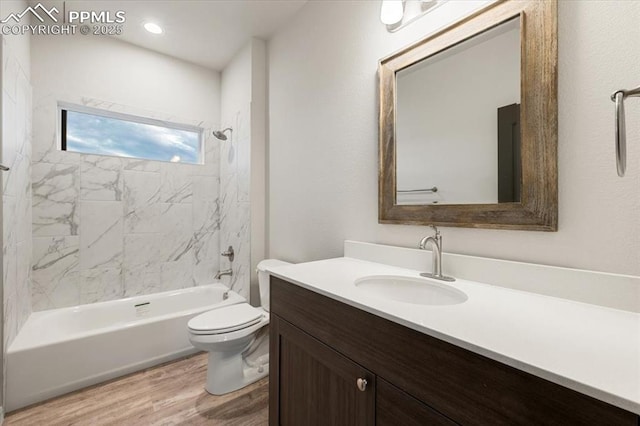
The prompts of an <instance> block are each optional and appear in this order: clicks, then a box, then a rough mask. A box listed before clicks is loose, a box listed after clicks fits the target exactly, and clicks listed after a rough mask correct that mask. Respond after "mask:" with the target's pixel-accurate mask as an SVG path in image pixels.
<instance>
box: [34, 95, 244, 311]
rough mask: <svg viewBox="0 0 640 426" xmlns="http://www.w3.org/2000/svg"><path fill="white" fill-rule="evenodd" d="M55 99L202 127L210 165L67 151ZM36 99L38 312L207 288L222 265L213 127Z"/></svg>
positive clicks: (60, 97) (129, 110) (66, 98)
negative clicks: (60, 138)
mask: <svg viewBox="0 0 640 426" xmlns="http://www.w3.org/2000/svg"><path fill="white" fill-rule="evenodd" d="M58 101H63V102H67V103H73V104H79V105H86V106H91V107H94V108H101V109H106V110H111V111H116V112H123V113H127V114H133V115H140V116H144V117H150V118H155V119H161V120H165V121H170V122H178V123H185V124H191V125H198V126H200V127H203V128H205V164H204V165H190V164H176V163H163V162H156V161H146V160H138V159H128V158H118V157H108V156H96V155H85V154H78V153H72V152H62V151H60V150H59V149H58V148H57V137H56V131H57V130H56V119H57V118H56V117H57V113H56V110H57V102H58ZM34 102H35V109H34V111H35V112H34V147H33V151H34V155H33V157H34V158H33V172H32V176H33V182H32V185H33V264H32V298H33V309H34V310H36V311H40V310H45V309H52V308H59V307H64V306H73V305H78V304H86V303H95V302H100V301H107V300H113V299H119V298H123V297H129V296H134V295H140V294H151V293H157V292H161V291H167V290H173V289H179V288H185V287H190V286H194V285H202V284H209V283H211V282H212V280H213V276H214V275H215V273H216V272H217V271H218V269H219V259H220V257H219V251H220V250H219V248H220V209H219V205H220V199H219V195H218V194H219V188H220V181H219V180H220V173H219V170H220V159H219V155H220V144H219V142H218V141H217V140H216V139H215V138H213V136H211V129H212V125H211V124H207V123H203V122H197V121H194V120H185V119H184V118H177V117H169V116H163V115H162V114H158V113H155V112H149V111H139V110H135V109H132V108H130V107H125V106H121V105H117V104H113V103H107V102H100V101H97V100H93V99H87V98H75V99H73V98H71V97H69V96H68V95H61V94H44V95H42V96H39V94H37V97H36V98H35V99H34ZM247 289H248V286H247Z"/></svg>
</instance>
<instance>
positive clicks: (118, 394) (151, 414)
mask: <svg viewBox="0 0 640 426" xmlns="http://www.w3.org/2000/svg"><path fill="white" fill-rule="evenodd" d="M206 374H207V357H206V354H197V355H194V356H191V357H189V358H185V359H181V360H178V361H174V362H171V363H168V364H163V365H160V366H158V367H153V368H150V369H148V370H144V371H141V372H138V373H134V374H131V375H129V376H125V377H121V378H119V379H115V380H112V381H110V382H106V383H102V384H99V385H96V386H93V387H90V388H87V389H82V390H79V391H76V392H73V393H70V394H67V395H63V396H60V397H57V398H54V399H51V400H49V401H45V402H43V403H40V404H37V405H34V406H31V407H27V408H23V409H21V410H17V411H14V412H12V413H9V414H8V415H7V417H6V418H5V421H4V425H6V426H27V425H28V426H36V425H37V426H40V425H47V426H49V425H52V426H53V425H92V426H94V425H123V426H128V425H134V426H135V425H163V426H169V425H204V424H206V425H225V426H227V425H228V426H232V425H242V426H257V425H266V424H267V423H268V389H269V386H268V382H267V378H265V379H263V380H261V381H259V382H256V383H254V384H252V385H250V386H247V387H246V388H244V389H241V390H239V391H236V392H233V393H230V394H227V395H224V396H213V395H209V394H208V393H207V392H206V391H205V390H204V383H205V381H206Z"/></svg>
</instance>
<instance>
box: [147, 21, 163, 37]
mask: <svg viewBox="0 0 640 426" xmlns="http://www.w3.org/2000/svg"><path fill="white" fill-rule="evenodd" d="M144 29H145V30H147V31H149V32H150V33H151V34H162V28H161V27H160V25H158V24H154V23H153V22H147V23H146V24H144Z"/></svg>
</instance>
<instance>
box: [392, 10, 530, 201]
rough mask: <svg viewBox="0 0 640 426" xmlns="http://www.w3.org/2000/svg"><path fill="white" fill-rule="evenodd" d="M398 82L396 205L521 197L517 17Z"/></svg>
mask: <svg viewBox="0 0 640 426" xmlns="http://www.w3.org/2000/svg"><path fill="white" fill-rule="evenodd" d="M487 58H491V60H487ZM396 85H397V86H396V90H397V92H396V93H397V98H396V102H397V116H396V138H397V145H396V156H397V157H396V159H397V160H396V191H397V192H396V204H404V205H408V204H419V205H424V204H495V203H511V202H519V201H520V187H521V158H520V19H519V18H516V19H513V20H511V21H508V22H506V23H503V24H501V25H498V26H497V27H494V28H493V29H490V30H488V31H485V32H484V33H481V34H478V35H476V36H475V37H472V38H470V39H468V40H466V41H464V42H462V43H460V44H458V45H456V46H453V47H451V48H449V49H446V50H444V51H442V52H440V53H437V54H435V55H433V56H431V57H429V58H426V59H425V60H423V61H420V62H418V63H416V64H414V65H412V66H409V67H407V68H405V69H402V70H400V71H398V72H397V73H396Z"/></svg>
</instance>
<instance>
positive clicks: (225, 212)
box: [220, 103, 255, 298]
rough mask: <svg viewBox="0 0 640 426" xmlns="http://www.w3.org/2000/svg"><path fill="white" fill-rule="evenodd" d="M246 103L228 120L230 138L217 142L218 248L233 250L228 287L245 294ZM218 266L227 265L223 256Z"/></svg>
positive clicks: (248, 273)
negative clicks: (230, 130) (218, 183)
mask: <svg viewBox="0 0 640 426" xmlns="http://www.w3.org/2000/svg"><path fill="white" fill-rule="evenodd" d="M250 111H251V109H250V104H249V103H247V104H246V105H245V106H244V107H243V108H242V109H241V110H240V111H238V112H236V114H235V117H234V118H233V119H232V120H231V122H229V123H227V124H226V125H224V126H223V127H232V128H233V133H232V137H231V138H228V139H227V140H226V141H223V142H221V145H220V150H221V154H220V194H221V196H220V247H221V248H226V247H228V246H229V245H231V246H233V248H234V250H235V259H234V261H233V264H232V265H231V266H232V269H233V276H232V277H231V280H230V283H231V288H232V289H234V290H235V291H237V292H239V293H240V294H241V295H243V296H244V297H247V298H248V297H249V286H250V280H251V274H252V273H255V272H254V271H251V269H250V267H251V266H250V265H251V204H250V199H249V185H250V164H251V157H250V155H251V151H250V148H251V114H250ZM221 263H222V265H221V266H222V268H224V269H226V268H228V267H229V262H228V260H227V259H223V260H222V261H221Z"/></svg>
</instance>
